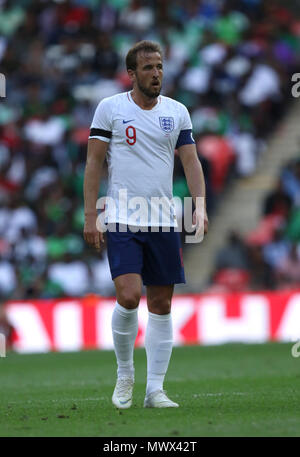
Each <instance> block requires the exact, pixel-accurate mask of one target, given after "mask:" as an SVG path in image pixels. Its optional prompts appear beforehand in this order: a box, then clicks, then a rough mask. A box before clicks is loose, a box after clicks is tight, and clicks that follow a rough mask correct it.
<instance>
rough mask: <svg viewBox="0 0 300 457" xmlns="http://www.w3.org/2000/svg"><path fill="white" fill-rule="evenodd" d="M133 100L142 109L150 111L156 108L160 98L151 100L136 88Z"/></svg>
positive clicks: (132, 96) (132, 94) (132, 95)
mask: <svg viewBox="0 0 300 457" xmlns="http://www.w3.org/2000/svg"><path fill="white" fill-rule="evenodd" d="M131 98H132V100H133V101H134V103H136V104H137V105H138V106H139V107H140V108H142V109H146V110H150V109H152V108H154V106H155V105H156V104H157V102H158V97H155V98H151V97H147V95H145V94H143V93H142V92H140V91H138V90H136V89H135V88H134V89H133V90H132V92H131Z"/></svg>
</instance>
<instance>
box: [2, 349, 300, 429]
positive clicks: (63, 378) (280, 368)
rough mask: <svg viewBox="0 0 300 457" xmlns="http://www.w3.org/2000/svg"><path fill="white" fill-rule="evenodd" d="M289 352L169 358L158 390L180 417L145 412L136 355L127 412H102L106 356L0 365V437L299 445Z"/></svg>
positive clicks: (108, 371)
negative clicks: (231, 439)
mask: <svg viewBox="0 0 300 457" xmlns="http://www.w3.org/2000/svg"><path fill="white" fill-rule="evenodd" d="M291 347H292V344H279V343H268V344H262V345H242V344H228V345H223V346H208V347H198V346H192V347H178V348H174V349H173V354H172V358H171V362H170V366H169V370H168V373H167V376H166V379H165V385H164V387H165V389H166V390H167V392H168V394H169V396H170V398H171V399H173V400H174V401H177V402H178V403H179V404H180V408H175V409H173V408H170V409H145V408H143V406H142V405H143V400H144V393H145V380H146V356H145V350H144V349H136V350H135V367H136V376H135V377H136V383H135V389H134V402H133V406H132V407H131V408H130V409H128V410H122V411H118V410H117V409H116V408H115V407H113V405H112V403H111V396H112V392H113V388H114V384H115V373H116V363H115V355H114V353H113V352H112V351H87V352H80V353H50V354H35V355H19V354H14V353H8V355H7V357H6V358H1V359H0V436H2V437H4V436H10V437H12V436H13V437H17V436H28V437H29V436H34V437H41V436H42V437H46V436H50V437H53V436H69V437H84V436H86V437H91V436H94V437H97V436H98V437H99V436H100V437H101V436H102V437H103V436H104V437H117V436H123V437H136V436H137V437H153V436H156V437H181V436H182V437H184V436H190V437H193V436H194V437H203V436H300V390H299V381H300V359H299V358H293V357H292V356H291Z"/></svg>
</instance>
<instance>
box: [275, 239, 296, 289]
mask: <svg viewBox="0 0 300 457" xmlns="http://www.w3.org/2000/svg"><path fill="white" fill-rule="evenodd" d="M275 274H276V277H277V282H278V289H290V288H298V289H299V288H300V246H299V245H298V244H293V245H292V246H291V248H290V250H289V252H288V253H287V255H286V256H285V257H284V258H283V259H282V260H281V262H280V263H279V264H278V265H277V268H276V269H275Z"/></svg>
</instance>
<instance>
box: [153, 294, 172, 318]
mask: <svg viewBox="0 0 300 457" xmlns="http://www.w3.org/2000/svg"><path fill="white" fill-rule="evenodd" d="M148 309H149V311H150V313H154V314H169V313H170V312H171V299H170V298H165V297H156V298H152V299H151V300H149V301H148Z"/></svg>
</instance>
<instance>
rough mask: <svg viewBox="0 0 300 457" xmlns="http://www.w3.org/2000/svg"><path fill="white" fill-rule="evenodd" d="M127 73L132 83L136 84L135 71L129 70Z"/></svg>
mask: <svg viewBox="0 0 300 457" xmlns="http://www.w3.org/2000/svg"><path fill="white" fill-rule="evenodd" d="M127 73H128V76H129V78H130V81H131V82H132V83H134V82H135V71H133V70H130V69H129V70H127Z"/></svg>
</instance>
